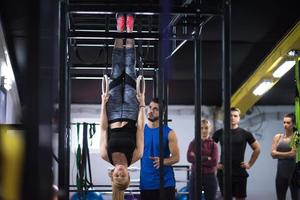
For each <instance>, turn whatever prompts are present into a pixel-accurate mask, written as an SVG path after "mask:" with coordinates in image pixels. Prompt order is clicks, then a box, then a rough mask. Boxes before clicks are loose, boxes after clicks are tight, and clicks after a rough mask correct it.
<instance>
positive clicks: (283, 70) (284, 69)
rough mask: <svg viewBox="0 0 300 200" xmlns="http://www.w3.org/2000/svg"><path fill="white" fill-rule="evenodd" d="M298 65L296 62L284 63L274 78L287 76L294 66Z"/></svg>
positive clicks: (274, 74) (288, 61) (275, 72)
mask: <svg viewBox="0 0 300 200" xmlns="http://www.w3.org/2000/svg"><path fill="white" fill-rule="evenodd" d="M295 64H296V61H294V60H287V61H285V62H284V63H282V64H281V65H280V66H279V67H278V68H277V69H276V70H275V71H274V73H273V77H274V78H281V77H282V76H283V75H285V74H286V73H287V72H288V71H289V70H290V69H291V68H292V67H293V66H294V65H295Z"/></svg>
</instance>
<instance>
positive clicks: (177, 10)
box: [69, 3, 222, 27]
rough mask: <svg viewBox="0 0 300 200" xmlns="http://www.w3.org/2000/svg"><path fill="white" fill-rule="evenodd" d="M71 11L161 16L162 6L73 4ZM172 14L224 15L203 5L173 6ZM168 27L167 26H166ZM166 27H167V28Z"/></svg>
mask: <svg viewBox="0 0 300 200" xmlns="http://www.w3.org/2000/svg"><path fill="white" fill-rule="evenodd" d="M69 11H70V13H71V14H89V15H95V14H96V15H100V14H114V13H117V12H122V13H134V14H136V15H159V14H160V5H153V4H142V3H141V4H130V5H128V4H127V5H126V4H124V5H122V6H120V3H119V4H107V3H106V4H100V3H99V4H98V3H97V4H82V3H72V4H71V5H69ZM170 14H173V15H174V14H175V15H179V14H184V15H197V14H201V15H216V16H219V15H221V14H222V12H221V10H220V9H219V8H218V7H213V6H211V5H201V7H195V6H187V7H182V6H180V5H178V6H176V5H175V6H172V7H170ZM166 25H167V24H166ZM165 27H166V26H165Z"/></svg>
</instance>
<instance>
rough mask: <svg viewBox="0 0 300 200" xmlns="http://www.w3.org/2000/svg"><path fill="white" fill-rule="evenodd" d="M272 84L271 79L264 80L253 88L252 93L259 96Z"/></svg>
mask: <svg viewBox="0 0 300 200" xmlns="http://www.w3.org/2000/svg"><path fill="white" fill-rule="evenodd" d="M273 85H274V83H273V81H270V80H264V81H262V82H261V83H260V84H259V85H258V86H257V87H256V88H255V89H254V90H253V94H254V95H255V96H261V95H263V94H264V93H265V92H267V91H268V90H269V89H270V88H271V87H272V86H273Z"/></svg>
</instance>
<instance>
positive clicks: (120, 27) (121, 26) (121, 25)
mask: <svg viewBox="0 0 300 200" xmlns="http://www.w3.org/2000/svg"><path fill="white" fill-rule="evenodd" d="M116 18H117V31H118V32H123V31H124V28H125V17H124V15H119V14H117V15H116Z"/></svg>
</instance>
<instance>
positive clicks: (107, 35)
mask: <svg viewBox="0 0 300 200" xmlns="http://www.w3.org/2000/svg"><path fill="white" fill-rule="evenodd" d="M68 38H70V39H80V40H113V39H115V38H134V39H135V40H152V41H156V40H159V38H160V34H159V33H137V32H133V33H126V32H123V33H119V32H96V31H94V32H91V31H72V30H71V31H70V32H69V35H68ZM168 39H169V40H193V39H194V37H193V36H192V35H173V36H171V37H169V38H168Z"/></svg>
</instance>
